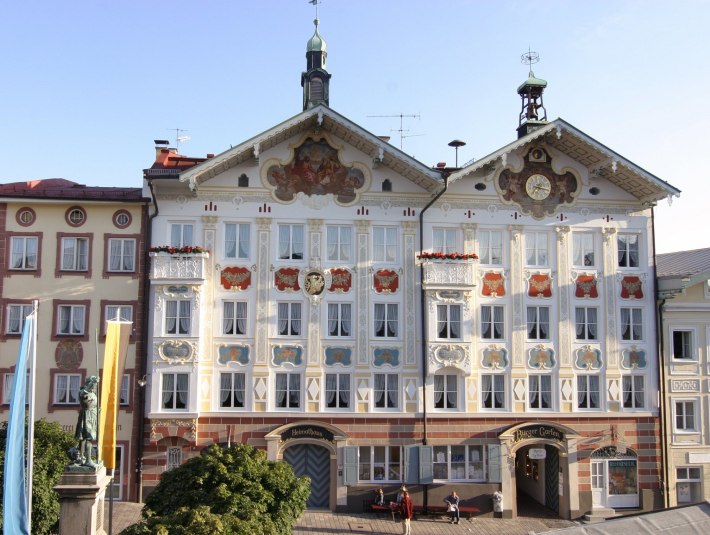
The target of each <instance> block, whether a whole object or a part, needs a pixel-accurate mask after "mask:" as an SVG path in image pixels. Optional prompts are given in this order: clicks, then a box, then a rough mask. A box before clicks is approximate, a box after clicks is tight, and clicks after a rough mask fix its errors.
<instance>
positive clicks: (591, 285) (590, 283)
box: [574, 275, 599, 299]
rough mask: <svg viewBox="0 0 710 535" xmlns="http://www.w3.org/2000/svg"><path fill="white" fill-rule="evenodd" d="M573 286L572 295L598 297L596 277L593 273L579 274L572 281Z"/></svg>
mask: <svg viewBox="0 0 710 535" xmlns="http://www.w3.org/2000/svg"><path fill="white" fill-rule="evenodd" d="M574 286H575V288H574V296H575V297H577V298H579V299H582V298H589V299H597V298H598V297H599V291H598V290H597V277H596V276H595V275H579V276H578V277H577V279H576V280H575V282H574Z"/></svg>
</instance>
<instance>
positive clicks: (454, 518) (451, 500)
mask: <svg viewBox="0 0 710 535" xmlns="http://www.w3.org/2000/svg"><path fill="white" fill-rule="evenodd" d="M444 501H445V502H446V503H447V504H448V505H449V507H448V509H449V512H450V513H451V523H452V524H458V523H459V520H460V518H461V516H460V513H459V495H458V494H456V491H455V490H452V491H451V494H449V495H448V496H447V497H446V498H444Z"/></svg>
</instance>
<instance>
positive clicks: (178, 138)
mask: <svg viewBox="0 0 710 535" xmlns="http://www.w3.org/2000/svg"><path fill="white" fill-rule="evenodd" d="M168 130H171V131H172V130H175V152H177V153H178V154H180V142H181V141H183V142H184V141H190V139H191V138H190V136H181V135H180V133H181V132H187V130H184V129H183V128H168Z"/></svg>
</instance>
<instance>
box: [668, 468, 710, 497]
mask: <svg viewBox="0 0 710 535" xmlns="http://www.w3.org/2000/svg"><path fill="white" fill-rule="evenodd" d="M675 480H676V483H675V491H676V498H677V500H678V504H683V503H696V502H700V501H702V499H703V493H702V480H703V478H702V468H700V467H698V466H680V467H678V468H676V470H675Z"/></svg>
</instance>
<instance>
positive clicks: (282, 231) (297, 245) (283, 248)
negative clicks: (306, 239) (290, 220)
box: [279, 225, 303, 260]
mask: <svg viewBox="0 0 710 535" xmlns="http://www.w3.org/2000/svg"><path fill="white" fill-rule="evenodd" d="M279 259H280V260H303V225H279Z"/></svg>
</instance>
